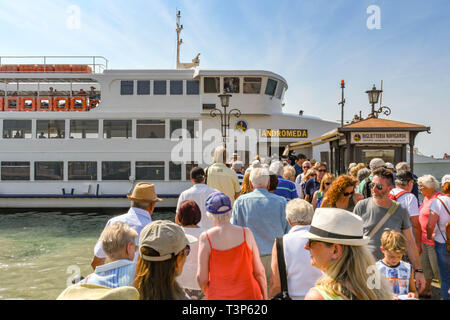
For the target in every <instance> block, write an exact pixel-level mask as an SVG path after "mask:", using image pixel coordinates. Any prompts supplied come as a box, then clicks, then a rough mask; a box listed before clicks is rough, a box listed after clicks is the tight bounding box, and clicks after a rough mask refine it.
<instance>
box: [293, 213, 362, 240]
mask: <svg viewBox="0 0 450 320" xmlns="http://www.w3.org/2000/svg"><path fill="white" fill-rule="evenodd" d="M363 232H364V231H363V220H362V218H361V217H359V216H357V215H356V214H354V213H351V212H350V211H347V210H344V209H338V208H318V209H316V211H315V213H314V216H313V219H312V222H311V227H310V230H309V232H307V233H305V234H304V235H303V236H302V238H307V239H311V240H318V241H323V242H329V243H338V244H344V245H349V246H363V245H366V244H367V243H368V242H369V239H370V238H369V237H366V236H364V233H363Z"/></svg>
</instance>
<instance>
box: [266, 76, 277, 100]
mask: <svg viewBox="0 0 450 320" xmlns="http://www.w3.org/2000/svg"><path fill="white" fill-rule="evenodd" d="M276 87H277V81H275V80H273V79H267V86H266V92H265V93H266V94H268V95H269V96H273V95H275V89H276Z"/></svg>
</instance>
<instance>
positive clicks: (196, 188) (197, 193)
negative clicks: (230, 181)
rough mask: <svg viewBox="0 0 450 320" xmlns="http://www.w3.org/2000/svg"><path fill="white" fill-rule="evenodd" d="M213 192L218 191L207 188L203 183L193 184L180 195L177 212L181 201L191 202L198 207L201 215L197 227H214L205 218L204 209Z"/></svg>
mask: <svg viewBox="0 0 450 320" xmlns="http://www.w3.org/2000/svg"><path fill="white" fill-rule="evenodd" d="M213 192H218V191H217V190H216V189H213V188H210V187H208V186H207V185H206V184H204V183H198V184H194V185H193V186H192V187H190V188H189V189H187V190H185V191H183V192H182V193H181V194H180V197H179V198H178V203H177V211H178V209H179V208H180V205H181V203H182V202H183V201H186V200H193V201H195V203H196V204H197V205H198V207H199V208H200V212H201V213H202V218H201V219H200V222H199V223H198V226H199V227H201V228H205V229H209V228H212V227H214V224H213V222H212V221H211V219H209V218H208V217H207V216H206V207H205V202H206V198H208V196H209V195H210V194H211V193H213Z"/></svg>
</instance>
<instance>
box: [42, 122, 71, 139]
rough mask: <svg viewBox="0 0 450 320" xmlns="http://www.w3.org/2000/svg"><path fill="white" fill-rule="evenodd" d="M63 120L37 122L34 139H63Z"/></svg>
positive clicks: (64, 125)
mask: <svg viewBox="0 0 450 320" xmlns="http://www.w3.org/2000/svg"><path fill="white" fill-rule="evenodd" d="M65 127H66V124H65V121H64V120H37V121H36V138H38V139H46V138H48V139H64V133H65V132H64V131H65Z"/></svg>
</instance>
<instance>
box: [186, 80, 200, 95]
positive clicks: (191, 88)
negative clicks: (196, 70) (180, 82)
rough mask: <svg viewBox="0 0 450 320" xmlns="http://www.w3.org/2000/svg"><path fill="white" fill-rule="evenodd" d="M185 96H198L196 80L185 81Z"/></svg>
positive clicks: (198, 90)
mask: <svg viewBox="0 0 450 320" xmlns="http://www.w3.org/2000/svg"><path fill="white" fill-rule="evenodd" d="M186 94H189V95H194V94H196V95H198V94H200V82H198V81H197V80H186Z"/></svg>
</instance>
